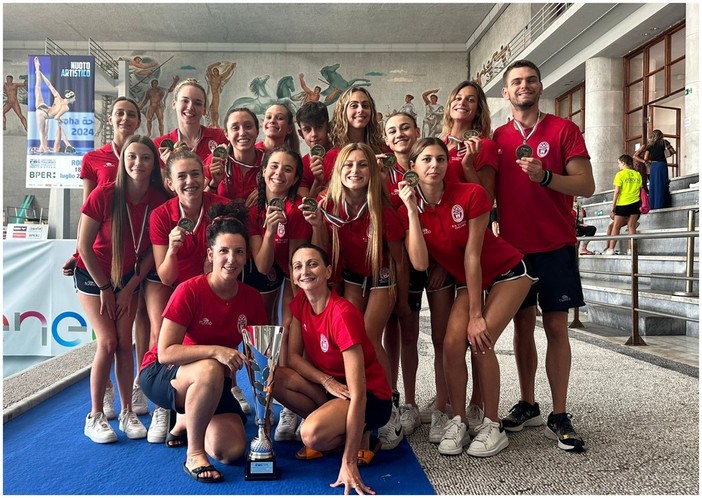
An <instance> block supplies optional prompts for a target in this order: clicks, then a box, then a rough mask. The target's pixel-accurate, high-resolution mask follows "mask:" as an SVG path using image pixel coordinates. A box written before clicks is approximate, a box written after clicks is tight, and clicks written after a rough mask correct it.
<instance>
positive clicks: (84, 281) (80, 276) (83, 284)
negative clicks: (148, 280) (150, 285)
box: [73, 266, 141, 296]
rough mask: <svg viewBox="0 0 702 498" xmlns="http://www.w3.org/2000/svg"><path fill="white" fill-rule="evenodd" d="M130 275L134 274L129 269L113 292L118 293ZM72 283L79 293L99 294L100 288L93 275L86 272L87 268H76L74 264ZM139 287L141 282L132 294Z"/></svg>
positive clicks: (135, 292) (136, 291)
mask: <svg viewBox="0 0 702 498" xmlns="http://www.w3.org/2000/svg"><path fill="white" fill-rule="evenodd" d="M132 275H134V271H130V272H129V273H127V274H126V275H125V276H124V277H122V281H121V282H120V288H119V289H113V290H114V292H115V294H118V293H119V292H120V291H121V290H122V289H123V288H124V286H125V285H127V282H129V279H130V278H132ZM73 285H74V286H75V288H76V291H77V292H80V293H81V294H87V295H89V296H100V289H99V288H98V285H97V284H96V283H95V281H94V280H93V277H91V276H90V273H88V270H84V269H83V268H78V267H77V266H76V269H75V270H74V271H73ZM140 289H141V284H139V285H137V288H136V289H134V292H133V294H137V293H138V292H139V290H140Z"/></svg>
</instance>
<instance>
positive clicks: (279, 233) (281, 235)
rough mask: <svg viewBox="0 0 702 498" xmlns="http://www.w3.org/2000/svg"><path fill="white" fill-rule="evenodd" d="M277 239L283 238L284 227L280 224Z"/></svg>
mask: <svg viewBox="0 0 702 498" xmlns="http://www.w3.org/2000/svg"><path fill="white" fill-rule="evenodd" d="M278 237H279V238H281V239H282V238H283V237H285V225H283V224H282V223H278Z"/></svg>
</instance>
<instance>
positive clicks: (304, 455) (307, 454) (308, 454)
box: [295, 446, 324, 460]
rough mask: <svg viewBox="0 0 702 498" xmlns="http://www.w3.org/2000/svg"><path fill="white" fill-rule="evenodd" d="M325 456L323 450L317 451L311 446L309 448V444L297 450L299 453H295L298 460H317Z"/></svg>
mask: <svg viewBox="0 0 702 498" xmlns="http://www.w3.org/2000/svg"><path fill="white" fill-rule="evenodd" d="M323 456H324V453H322V452H321V451H316V450H313V449H311V448H308V447H307V446H303V447H302V448H300V449H299V450H297V453H295V458H296V459H298V460H317V459H318V458H322V457H323Z"/></svg>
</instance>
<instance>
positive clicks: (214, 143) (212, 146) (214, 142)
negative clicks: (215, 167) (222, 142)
mask: <svg viewBox="0 0 702 498" xmlns="http://www.w3.org/2000/svg"><path fill="white" fill-rule="evenodd" d="M217 145H219V144H218V143H217V142H216V141H214V140H210V143H209V146H210V152H212V151H213V150H215V147H217Z"/></svg>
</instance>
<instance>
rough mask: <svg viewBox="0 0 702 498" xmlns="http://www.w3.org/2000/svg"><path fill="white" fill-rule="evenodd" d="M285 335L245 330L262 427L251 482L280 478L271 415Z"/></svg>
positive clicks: (254, 444) (261, 328)
mask: <svg viewBox="0 0 702 498" xmlns="http://www.w3.org/2000/svg"><path fill="white" fill-rule="evenodd" d="M284 332H285V328H284V327H280V326H276V325H249V326H247V327H244V328H243V329H242V330H241V333H242V335H243V336H244V353H245V354H246V357H247V359H248V362H247V363H246V370H247V372H248V374H249V381H251V387H252V388H253V393H254V398H255V400H254V410H255V413H256V424H257V425H258V434H257V435H256V437H254V438H253V440H252V441H251V447H250V449H249V455H248V458H247V461H246V474H245V478H246V480H247V481H264V480H273V479H278V477H279V475H280V473H279V471H278V465H277V462H276V458H275V452H274V451H273V443H272V442H271V424H270V413H271V401H272V399H273V398H272V397H271V392H272V386H273V378H274V376H275V370H276V367H277V366H278V356H279V355H280V347H281V345H282V344H283V334H284Z"/></svg>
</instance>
